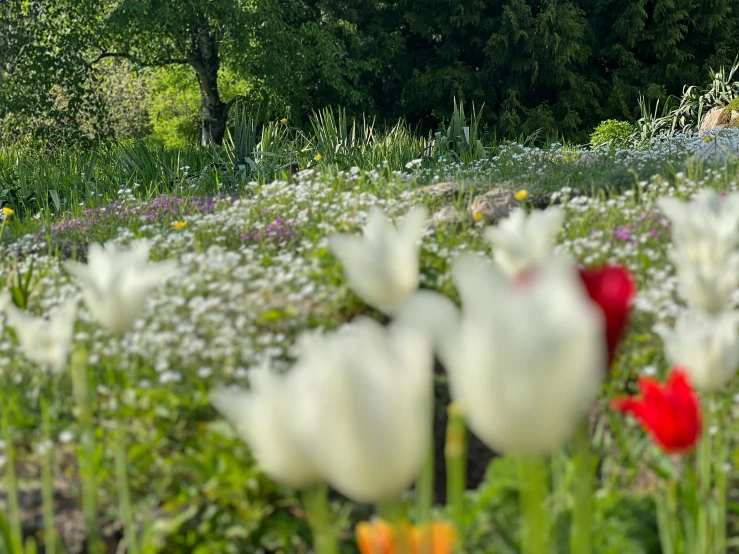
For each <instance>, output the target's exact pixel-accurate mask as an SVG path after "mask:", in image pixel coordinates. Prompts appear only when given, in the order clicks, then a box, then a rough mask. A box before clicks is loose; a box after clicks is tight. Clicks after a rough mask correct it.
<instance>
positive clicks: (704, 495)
mask: <svg viewBox="0 0 739 554" xmlns="http://www.w3.org/2000/svg"><path fill="white" fill-rule="evenodd" d="M713 410H714V402H713V397H712V395H707V396H706V402H705V407H704V410H703V435H702V437H701V439H700V441H699V443H698V452H697V456H696V464H697V465H696V475H697V480H698V514H697V515H698V521H697V525H696V535H697V536H696V541H697V548H698V552H711V550H710V549H711V537H710V533H711V525H710V514H711V509H712V508H713V506H712V504H713V495H712V487H711V479H712V473H713V472H712V467H711V466H712V461H713V457H712V446H713V437H712V436H711V427H712V426H713V424H714V423H713V420H714V414H713Z"/></svg>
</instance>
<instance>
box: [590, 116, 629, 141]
mask: <svg viewBox="0 0 739 554" xmlns="http://www.w3.org/2000/svg"><path fill="white" fill-rule="evenodd" d="M633 131H634V127H633V126H632V125H631V123H629V122H628V121H618V120H616V119H607V120H605V121H601V123H600V124H599V125H598V126H597V127H596V128H595V130H594V131H593V132H592V134H591V135H590V144H592V146H593V148H600V147H601V146H609V147H611V148H622V147H624V146H626V145H627V144H628V141H629V137H630V136H631V133H632V132H633Z"/></svg>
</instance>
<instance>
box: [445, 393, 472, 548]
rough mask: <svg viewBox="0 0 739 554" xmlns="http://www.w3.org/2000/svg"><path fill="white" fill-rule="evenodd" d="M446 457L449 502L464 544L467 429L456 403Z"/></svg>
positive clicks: (452, 410) (449, 411)
mask: <svg viewBox="0 0 739 554" xmlns="http://www.w3.org/2000/svg"><path fill="white" fill-rule="evenodd" d="M448 413H449V421H448V423H447V432H446V444H445V446H444V459H445V461H446V479H447V482H446V491H447V503H448V504H449V507H450V508H451V517H452V522H453V523H454V526H455V528H456V530H457V535H458V537H459V544H460V545H464V532H465V517H464V511H465V507H464V492H465V489H466V488H467V429H466V427H465V424H464V418H463V415H462V410H461V409H460V407H459V406H458V405H456V404H450V405H449V408H448Z"/></svg>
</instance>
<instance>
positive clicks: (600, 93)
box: [0, 0, 739, 144]
mask: <svg viewBox="0 0 739 554" xmlns="http://www.w3.org/2000/svg"><path fill="white" fill-rule="evenodd" d="M42 5H43V9H41V6H42ZM4 6H5V7H4V8H3V10H2V12H1V13H0V27H1V28H2V32H0V37H2V38H0V41H2V42H0V121H3V122H4V127H5V129H4V133H3V136H5V137H6V138H8V137H10V138H18V136H20V135H23V134H26V133H28V132H29V131H34V132H36V133H41V132H42V131H43V130H45V129H46V130H48V129H52V130H53V131H54V132H56V133H63V134H72V132H73V131H74V130H75V129H81V134H84V135H88V136H89V135H93V136H100V135H106V134H109V132H110V131H111V128H110V126H109V125H108V123H109V122H110V121H111V119H112V120H113V121H114V125H113V130H115V131H117V132H118V133H119V134H120V129H121V127H126V128H127V130H128V131H130V132H134V133H145V132H147V131H148V130H150V129H151V128H152V126H144V127H141V126H137V125H128V126H125V125H123V126H122V125H121V122H120V120H116V115H115V114H111V113H109V112H111V111H112V112H115V111H116V110H117V109H118V108H117V107H116V106H117V105H116V100H115V99H116V98H119V99H120V95H116V94H115V91H113V93H112V94H111V91H110V89H111V88H112V89H115V87H116V85H117V83H118V81H115V80H113V81H111V79H109V78H106V74H108V73H109V72H110V71H111V70H110V68H106V67H104V66H103V65H102V64H101V63H99V62H100V61H103V60H104V58H106V57H108V58H112V60H113V61H114V62H116V63H122V62H123V61H124V60H127V61H128V62H130V63H131V64H132V66H133V67H138V68H142V67H148V66H154V67H160V68H165V69H163V70H157V72H155V74H156V75H158V77H157V78H156V79H154V80H153V81H152V80H151V78H150V76H148V75H146V74H143V73H142V74H137V75H136V77H135V78H134V81H137V84H135V85H134V86H133V89H136V88H137V87H142V86H143V88H144V89H145V90H146V92H147V94H148V97H149V99H147V100H146V102H143V103H142V104H141V105H146V106H148V110H149V112H150V113H149V117H150V118H154V121H153V122H151V123H152V125H153V128H154V130H155V134H156V135H159V136H160V137H161V138H165V139H166V140H168V141H169V142H170V144H173V143H175V142H177V141H180V142H181V141H182V140H184V139H186V138H187V137H188V136H191V135H192V132H191V131H190V130H189V127H188V125H191V124H190V123H188V122H187V121H186V120H187V119H188V118H191V115H190V114H189V113H187V114H185V113H183V111H182V106H180V107H179V108H176V109H174V110H170V109H169V108H168V107H164V106H163V102H162V99H161V96H162V94H166V92H165V91H167V89H168V84H167V83H172V82H173V81H178V82H179V83H182V82H184V81H189V83H190V84H188V87H187V88H186V90H187V91H188V92H187V93H186V94H187V96H188V99H187V100H185V99H183V105H187V106H188V108H187V110H190V109H191V106H192V105H193V104H194V101H195V100H197V98H198V96H199V97H200V105H199V106H197V109H198V111H201V110H202V111H203V113H205V114H206V119H207V118H208V117H211V115H212V114H213V113H215V114H216V116H217V117H219V118H220V117H221V116H223V112H224V111H225V112H226V114H227V112H228V110H227V108H226V107H227V106H228V107H230V103H231V102H232V100H233V99H234V98H236V97H237V96H241V95H243V96H244V97H245V99H246V100H247V101H248V102H249V103H250V104H251V105H256V104H260V105H262V106H263V107H264V108H265V109H272V110H273V111H274V112H277V111H278V109H277V107H278V106H279V109H280V110H284V108H285V107H286V106H289V107H290V113H291V115H292V121H293V123H297V122H302V123H307V120H308V116H309V115H310V113H312V112H313V111H314V110H317V109H320V108H323V107H325V106H328V105H334V106H336V105H341V106H346V107H347V109H348V112H349V114H350V115H357V116H360V115H361V114H362V113H366V114H368V115H372V116H379V118H380V120H382V121H387V122H389V123H391V124H392V123H394V122H395V121H396V120H397V118H398V117H401V116H402V117H405V118H406V120H407V121H408V122H409V123H411V124H412V125H415V124H421V126H422V127H421V128H422V130H423V131H424V132H426V131H428V130H435V128H436V125H437V124H438V122H439V121H440V120H444V119H448V118H449V117H450V116H451V113H452V108H453V102H454V100H455V99H457V100H463V101H465V103H466V104H467V105H468V106H472V105H473V104H474V105H475V106H477V107H478V108H479V107H480V106H482V105H483V104H484V105H485V110H484V112H483V114H482V118H481V121H480V123H481V125H482V126H483V127H487V128H488V129H489V130H491V131H492V130H494V131H495V133H496V134H497V135H498V136H500V137H503V136H519V135H520V134H522V133H523V134H530V133H532V132H534V131H536V130H537V129H543V130H544V131H546V132H547V133H550V134H551V133H556V134H559V135H563V136H565V137H567V138H569V139H572V140H583V141H584V140H586V138H587V136H588V134H589V133H590V131H591V130H592V128H593V127H595V125H597V124H598V123H599V122H600V121H602V120H604V119H619V120H631V121H633V120H635V119H636V118H637V117H639V115H640V108H639V104H638V99H639V97H640V95H643V96H644V100H645V102H646V103H648V104H654V103H656V102H657V101H658V100H660V101H662V103H663V104H664V100H665V99H666V98H667V96H668V95H679V94H680V93H681V91H682V87H683V84H684V83H686V82H703V81H705V79H706V77H707V76H708V74H709V70H710V69H711V68H713V69H718V68H719V67H720V66H722V65H726V64H729V63H731V61H733V58H734V56H735V55H736V52H737V51H739V33H738V32H737V30H738V29H739V11H737V10H736V9H735V7H734V6H733V2H732V0H711V2H709V3H706V2H699V1H697V0H655V1H647V0H639V1H636V2H622V1H619V0H587V1H574V0H543V1H539V0H537V1H533V0H495V1H482V0H474V1H469V0H467V1H462V0H433V1H428V0H395V1H392V2H380V1H378V0H372V1H363V2H357V1H352V2H343V1H342V2H338V1H336V0H290V1H287V2H276V1H273V0H265V1H259V2H256V1H251V0H210V1H208V2H184V3H183V2H174V1H163V0H157V1H155V0H95V2H91V3H88V2H86V3H84V8H82V7H80V6H81V4H80V3H78V2H75V1H72V0H51V1H48V2H44V3H43V4H42V3H40V2H37V1H30V2H20V1H19V0H12V1H10V2H8V3H6V4H4ZM62 14H63V15H62ZM59 21H64V23H65V25H62V26H58V25H57V23H58V22H59ZM60 29H63V30H60ZM105 61H110V60H105ZM93 62H98V63H93ZM173 64H174V65H175V66H176V65H180V66H181V67H183V68H184V70H183V71H179V70H175V71H174V72H170V71H169V70H168V69H167V68H169V67H172V65H173ZM159 71H164V73H160V72H159ZM185 74H186V75H187V76H186V75H185ZM29 77H30V78H29ZM224 82H228V83H230V84H231V85H232V86H225V85H224ZM142 83H143V85H142ZM193 83H194V84H193ZM198 83H199V84H200V86H199V89H198ZM233 85H235V86H233ZM219 87H220V88H219ZM179 90H180V91H182V90H185V88H181V89H179ZM135 94H138V93H135ZM181 94H185V93H182V92H181ZM152 97H153V99H152ZM157 97H158V98H159V100H157ZM274 115H275V116H279V117H282V116H283V115H284V114H277V113H275V114H274ZM135 117H138V116H135ZM170 117H171V123H172V127H173V128H180V129H182V131H181V133H178V134H177V137H174V138H172V137H170V138H167V137H166V136H162V134H163V131H161V130H159V131H158V130H157V128H160V129H161V126H162V125H164V123H163V122H166V121H167V120H168V118H170ZM183 118H184V119H183ZM157 122H159V123H157ZM83 123H84V125H83ZM160 124H161V125H160ZM216 131H217V130H216ZM44 132H45V131H44ZM78 134H79V133H78ZM164 134H166V133H164Z"/></svg>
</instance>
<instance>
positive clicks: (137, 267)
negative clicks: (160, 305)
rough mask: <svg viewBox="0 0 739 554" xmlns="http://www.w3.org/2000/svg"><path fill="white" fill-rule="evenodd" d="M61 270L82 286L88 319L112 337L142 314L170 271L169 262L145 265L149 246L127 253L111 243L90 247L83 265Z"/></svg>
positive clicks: (69, 265) (71, 264)
mask: <svg viewBox="0 0 739 554" xmlns="http://www.w3.org/2000/svg"><path fill="white" fill-rule="evenodd" d="M65 267H66V269H67V271H68V272H69V273H71V274H72V275H74V276H75V277H77V279H78V280H79V281H80V283H81V285H82V292H83V297H84V300H85V304H86V306H87V309H88V310H89V311H90V314H91V315H92V317H93V318H94V319H95V320H96V321H97V322H98V323H100V324H101V325H102V326H103V327H105V328H106V329H108V330H109V331H111V332H113V333H123V332H125V331H126V330H128V329H129V328H130V327H131V325H132V324H133V322H134V321H135V320H136V319H137V318H138V317H139V315H140V314H141V312H142V311H143V308H144V304H145V302H146V296H147V295H148V294H149V292H150V291H151V289H152V288H154V287H155V286H157V285H158V284H159V283H161V282H162V281H163V280H164V279H166V278H167V277H169V276H170V275H171V274H172V273H173V271H174V263H173V262H171V261H166V262H161V263H157V264H151V263H149V245H148V243H147V242H146V241H140V242H138V243H136V244H135V245H134V246H133V247H132V248H130V249H129V250H123V249H121V248H119V247H117V246H116V245H115V244H114V243H113V242H108V243H107V244H105V246H100V245H99V244H91V245H90V250H89V253H88V263H87V265H85V264H82V263H79V262H76V261H68V262H66V263H65Z"/></svg>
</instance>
